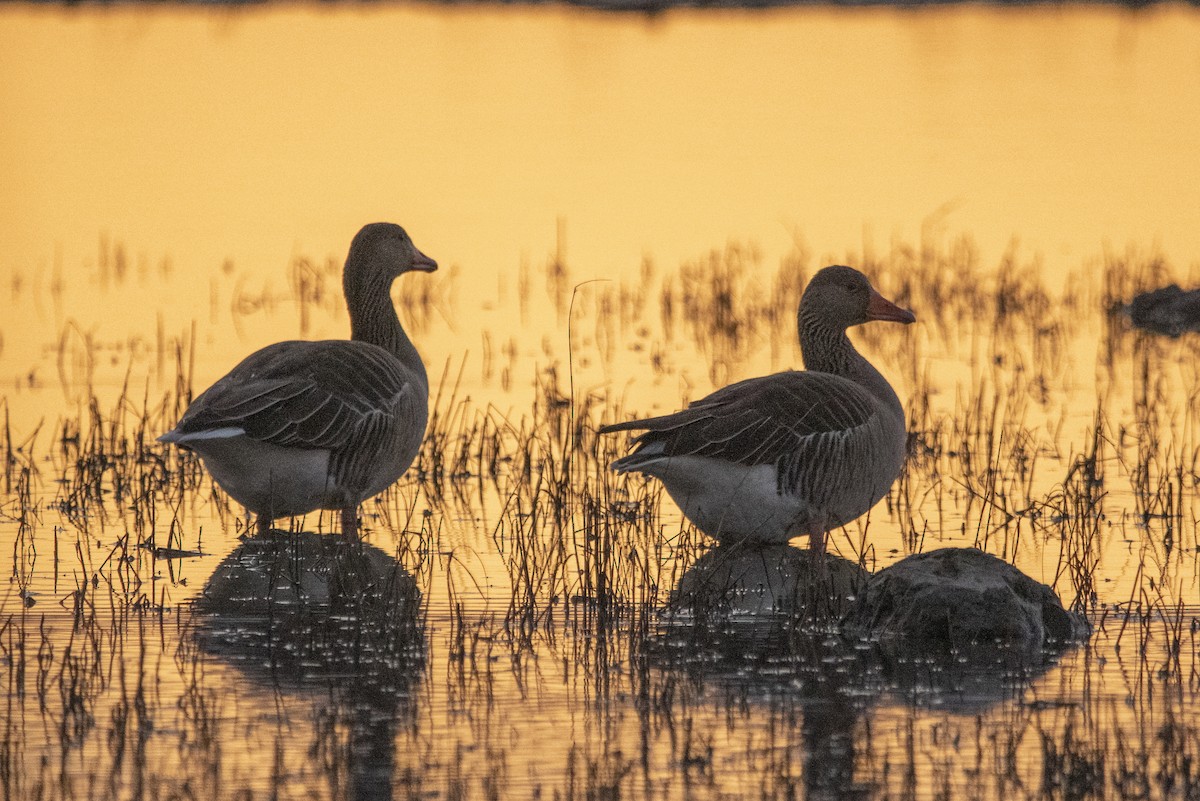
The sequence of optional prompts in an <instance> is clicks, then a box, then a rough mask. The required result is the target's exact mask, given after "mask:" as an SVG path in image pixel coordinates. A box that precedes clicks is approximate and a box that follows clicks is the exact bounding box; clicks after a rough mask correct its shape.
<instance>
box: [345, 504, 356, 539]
mask: <svg viewBox="0 0 1200 801" xmlns="http://www.w3.org/2000/svg"><path fill="white" fill-rule="evenodd" d="M342 536H344V537H345V538H346V539H348V540H355V539H358V507H357V506H351V507H348V508H346V509H343V510H342Z"/></svg>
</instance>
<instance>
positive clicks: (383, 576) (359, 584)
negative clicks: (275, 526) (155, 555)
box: [196, 530, 425, 799]
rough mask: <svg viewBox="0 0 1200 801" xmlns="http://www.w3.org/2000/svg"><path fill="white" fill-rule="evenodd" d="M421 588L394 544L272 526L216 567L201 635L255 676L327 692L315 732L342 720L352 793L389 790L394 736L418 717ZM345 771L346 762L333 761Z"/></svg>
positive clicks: (382, 795) (202, 609)
mask: <svg viewBox="0 0 1200 801" xmlns="http://www.w3.org/2000/svg"><path fill="white" fill-rule="evenodd" d="M420 604H421V593H420V590H419V589H418V587H417V583H416V581H415V579H414V578H413V577H412V575H410V574H409V573H408V572H407V571H405V570H404V568H403V567H402V566H401V565H400V564H399V562H397V561H396V560H395V559H393V558H392V557H391V556H389V555H388V554H386V553H384V552H383V551H382V550H380V549H379V548H376V547H374V546H372V545H370V544H367V543H364V542H361V541H357V540H356V539H350V538H347V537H341V536H329V535H317V534H314V533H311V532H302V533H289V532H283V531H278V530H268V531H266V532H263V533H259V534H256V535H255V536H253V537H249V538H247V539H246V540H245V541H244V542H243V543H242V544H241V545H240V546H239V547H238V548H237V549H236V550H234V551H233V553H231V554H230V555H229V556H228V557H226V558H225V560H224V561H222V562H221V564H220V565H219V566H218V567H217V569H216V571H215V572H214V573H213V575H212V577H211V578H210V579H209V581H208V583H207V585H206V586H205V588H204V592H203V594H202V596H201V598H200V599H199V600H198V601H197V603H196V613H197V640H198V642H199V645H200V647H201V648H202V649H203V650H204V651H206V652H207V653H208V654H210V655H212V656H214V657H217V658H219V659H221V660H223V661H225V662H227V663H228V664H230V665H233V666H234V667H236V668H237V669H238V670H239V671H241V672H242V674H243V675H245V676H246V677H247V678H248V679H249V680H250V681H252V682H253V683H255V684H258V685H266V686H269V687H271V688H272V689H278V690H282V691H284V692H288V693H297V694H300V693H303V692H305V691H314V690H315V691H319V697H321V698H328V699H329V701H328V704H327V705H326V706H325V707H324V708H322V709H319V710H318V711H317V712H316V716H317V720H316V721H315V722H316V723H317V725H316V726H315V729H316V730H317V732H318V736H321V735H320V733H321V732H322V731H324V732H325V734H326V735H328V736H336V735H335V732H336V730H337V728H338V726H336V725H335V726H328V725H321V724H322V723H328V722H329V721H333V722H334V723H337V722H339V721H341V722H344V724H345V728H346V729H347V730H348V732H349V738H350V742H349V744H348V747H346V748H344V749H343V748H338V749H334V752H335V753H343V754H344V755H345V758H346V759H347V761H348V763H349V764H347V765H345V766H344V767H345V768H346V773H345V775H347V776H348V777H349V781H350V787H349V788H348V789H349V793H348V797H350V798H356V799H390V798H391V797H392V781H393V773H394V772H395V754H394V742H395V740H396V736H397V734H398V733H399V731H400V727H401V726H402V725H403V724H404V723H405V722H409V721H412V720H413V719H414V716H415V711H416V710H415V708H414V702H413V689H414V685H415V684H416V683H417V682H418V681H419V679H420V676H421V671H422V667H423V664H424V653H425V641H424V631H423V628H422V624H421V616H420V611H419V610H420ZM337 770H340V769H337Z"/></svg>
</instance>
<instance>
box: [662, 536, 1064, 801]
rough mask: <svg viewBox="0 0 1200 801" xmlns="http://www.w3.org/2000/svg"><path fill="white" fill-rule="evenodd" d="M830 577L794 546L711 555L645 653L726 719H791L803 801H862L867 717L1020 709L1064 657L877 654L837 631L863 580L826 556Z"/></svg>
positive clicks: (936, 651) (908, 646)
mask: <svg viewBox="0 0 1200 801" xmlns="http://www.w3.org/2000/svg"><path fill="white" fill-rule="evenodd" d="M828 570H829V572H828V574H827V575H821V574H820V573H819V568H818V567H816V566H815V563H814V561H813V560H812V559H811V558H810V554H809V553H808V552H807V551H805V550H801V549H798V548H793V547H791V546H778V547H771V548H745V547H728V546H723V547H716V548H713V549H712V550H710V551H708V552H707V553H705V554H704V555H703V556H701V558H700V559H699V560H697V561H696V563H695V564H694V565H693V566H692V567H691V568H690V569H689V570H688V571H686V572H685V573H684V574H683V576H682V577H681V578H680V580H679V582H678V584H677V585H676V587H675V588H674V591H673V592H672V596H671V601H670V604H669V605H668V607H667V609H666V613H667V614H666V615H665V617H664V625H663V626H662V628H661V629H660V630H659V631H658V632H657V633H656V634H654V635H652V636H651V638H650V640H649V642H648V643H647V645H646V651H647V653H648V654H649V655H650V658H651V661H652V663H653V664H654V666H655V667H656V668H658V670H659V671H660V672H661V674H662V675H661V676H660V677H659V679H657V681H660V682H663V683H664V684H669V683H670V682H671V681H672V678H671V677H672V676H674V675H677V674H678V675H681V676H683V677H686V679H687V680H689V681H691V682H693V683H695V684H698V685H702V686H707V687H709V688H711V689H715V690H716V691H717V692H718V693H719V694H720V696H721V697H722V698H723V703H721V704H720V706H721V707H723V708H726V709H732V708H744V707H747V706H749V707H751V708H756V707H758V708H761V710H760V711H761V712H767V711H769V712H770V713H771V715H772V717H773V718H774V719H777V720H781V721H784V720H795V719H797V718H798V719H799V724H798V726H797V727H796V729H795V731H798V732H799V735H800V742H799V743H796V745H797V746H798V747H799V748H800V749H801V753H800V754H799V761H800V763H801V764H802V765H803V785H804V792H805V797H807V798H817V799H835V798H836V799H842V798H861V797H865V796H867V795H869V794H870V792H869V787H868V786H867V785H866V784H864V777H863V776H862V775H861V772H860V771H859V772H856V765H858V764H859V761H860V760H863V759H870V758H871V757H872V749H873V747H874V746H873V745H872V743H871V742H870V740H869V737H867V739H866V740H864V735H869V731H864V729H863V726H864V725H866V724H865V722H864V721H865V720H866V719H867V718H868V714H869V713H871V712H872V710H873V709H876V708H878V707H885V706H889V705H895V704H899V705H900V706H901V708H905V709H910V710H912V709H937V710H941V711H946V712H951V713H955V714H967V715H970V714H981V713H984V712H986V711H987V710H989V709H991V708H993V707H995V706H997V705H999V704H1001V703H1004V702H1007V701H1011V700H1013V699H1017V698H1020V697H1021V695H1022V693H1023V692H1024V691H1025V690H1026V689H1027V688H1029V687H1030V686H1031V685H1032V684H1033V682H1035V681H1036V680H1037V679H1039V678H1040V677H1042V676H1043V675H1045V674H1046V672H1047V671H1049V670H1050V669H1051V668H1052V667H1053V666H1054V665H1056V664H1057V663H1058V660H1059V657H1060V656H1061V655H1062V654H1063V653H1065V647H1066V646H1064V645H1061V644H1060V645H1059V646H1057V650H1053V649H1045V650H1043V649H1036V651H1035V652H1030V651H1028V650H1023V649H1021V648H1019V647H1009V646H1005V645H999V644H970V643H966V644H954V645H952V646H950V645H948V644H947V643H945V642H940V641H930V640H919V639H915V638H914V639H908V640H905V639H895V638H893V639H891V640H888V641H887V642H886V643H884V642H881V641H879V640H878V639H877V638H876V637H874V636H873V635H872V634H871V633H869V632H863V631H860V630H856V629H843V628H842V627H841V625H840V624H841V622H842V619H843V615H844V614H845V613H846V612H847V611H848V610H849V609H850V608H851V606H852V604H853V602H854V600H855V596H856V593H860V592H861V591H862V590H863V587H864V585H865V582H866V580H867V579H868V578H869V576H870V574H869V573H867V571H866V570H864V569H863V568H861V567H860V566H858V565H857V564H855V563H853V562H850V561H848V560H845V559H838V558H836V557H832V555H830V559H829V564H828ZM817 599H823V600H822V602H821V604H819V605H818V604H817V603H816V601H817ZM789 747H790V746H789ZM783 761H786V759H785V758H783Z"/></svg>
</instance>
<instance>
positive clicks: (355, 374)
mask: <svg viewBox="0 0 1200 801" xmlns="http://www.w3.org/2000/svg"><path fill="white" fill-rule="evenodd" d="M418 383H419V380H418V378H417V377H416V376H414V375H413V374H412V373H411V372H410V371H409V370H408V369H407V368H405V367H404V365H403V364H401V363H400V361H399V360H398V359H396V357H395V356H393V355H392V354H391V353H389V352H388V351H386V350H384V349H383V348H380V347H377V346H375V345H370V344H367V343H364V342H355V341H348V340H328V341H324V342H302V341H290V342H278V343H276V344H274V345H270V346H268V347H266V348H263V349H262V350H259V351H257V352H255V353H252V354H251V355H250V356H248V357H247V358H246V359H244V360H243V361H242V362H241V364H239V365H238V366H237V367H235V368H233V370H231V371H230V372H229V374H228V375H226V376H225V377H224V378H222V379H221V380H220V381H218V382H217V383H215V384H213V385H212V386H211V387H210V388H209V389H208V390H206V391H205V392H204V393H203V394H201V395H200V396H199V397H198V398H196V400H195V401H193V402H192V404H191V406H189V407H188V410H187V412H186V413H185V414H184V416H183V418H182V419H181V420H180V421H179V424H178V425H177V426H176V427H175V430H174V431H172V432H170V433H169V434H167V435H164V437H163V439H164V440H166V441H174V442H180V443H182V444H186V443H187V440H189V439H194V438H203V437H204V436H205V434H209V435H217V432H229V433H235V432H237V433H244V434H245V435H246V436H248V437H250V438H251V439H254V440H258V441H260V442H269V443H272V444H274V445H280V446H283V447H289V448H306V449H320V448H328V449H330V450H337V449H339V448H341V447H344V446H346V445H350V444H354V443H356V442H358V441H359V439H360V437H361V436H362V433H363V432H371V431H374V432H379V431H381V430H382V429H387V428H388V427H389V426H390V425H391V424H392V420H393V419H394V418H395V417H396V415H397V412H398V410H400V409H401V408H402V407H403V406H404V405H405V402H406V400H415V399H416V398H417V397H418V396H419V395H420V392H421V389H422V387H419V386H418ZM410 396H411V397H410Z"/></svg>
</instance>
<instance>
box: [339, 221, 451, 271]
mask: <svg viewBox="0 0 1200 801" xmlns="http://www.w3.org/2000/svg"><path fill="white" fill-rule="evenodd" d="M436 269H437V262H436V261H434V260H433V259H431V258H429V257H428V256H426V255H425V254H424V253H422V252H421V251H420V250H418V249H417V246H416V245H414V244H413V241H412V239H410V238H409V236H408V233H407V232H405V230H404V229H403V228H401V227H400V226H398V225H396V224H395V223H371V224H370V225H364V226H363V227H362V230H361V231H359V232H358V234H357V235H356V236H355V237H354V241H353V242H351V243H350V254H349V256H347V258H346V277H345V278H346V283H347V284H348V285H349V284H357V283H374V282H373V281H372V280H371V279H376V280H377V279H378V278H386V279H387V280H388V281H389V282H390V281H392V280H395V279H396V278H397V277H398V276H400V275H402V274H403V273H406V272H409V271H410V270H419V271H421V272H426V273H431V272H433V271H434V270H436Z"/></svg>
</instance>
